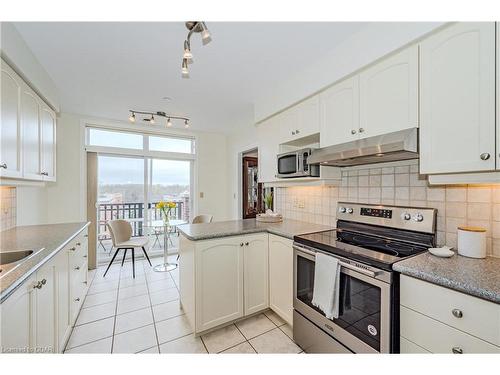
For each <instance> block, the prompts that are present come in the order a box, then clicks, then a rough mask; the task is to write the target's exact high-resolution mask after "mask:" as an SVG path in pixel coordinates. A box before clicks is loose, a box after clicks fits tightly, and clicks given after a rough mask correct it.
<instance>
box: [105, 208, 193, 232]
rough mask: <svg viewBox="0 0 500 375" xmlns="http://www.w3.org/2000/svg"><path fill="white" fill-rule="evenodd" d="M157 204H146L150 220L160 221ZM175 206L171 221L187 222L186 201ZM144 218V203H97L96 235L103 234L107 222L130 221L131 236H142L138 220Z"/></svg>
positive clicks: (141, 226) (140, 222)
mask: <svg viewBox="0 0 500 375" xmlns="http://www.w3.org/2000/svg"><path fill="white" fill-rule="evenodd" d="M158 203H159V202H152V203H148V204H147V208H148V211H149V219H150V220H161V219H162V216H161V212H160V209H158V208H156V206H157V204H158ZM175 203H176V204H177V206H176V207H175V208H173V209H172V211H171V217H172V218H173V219H179V220H185V221H189V210H188V209H187V208H188V207H187V204H188V202H187V201H178V202H175ZM144 216H145V209H144V203H99V209H98V212H97V217H98V221H99V231H98V233H100V234H101V233H105V232H106V231H107V230H106V223H107V222H108V221H109V220H115V219H125V220H130V219H132V220H130V224H132V236H142V235H143V231H142V229H143V222H142V221H140V220H133V219H143V218H144Z"/></svg>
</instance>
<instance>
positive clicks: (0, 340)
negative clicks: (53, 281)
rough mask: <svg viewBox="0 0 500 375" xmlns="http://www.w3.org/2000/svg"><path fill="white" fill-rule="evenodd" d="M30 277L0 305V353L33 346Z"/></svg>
mask: <svg viewBox="0 0 500 375" xmlns="http://www.w3.org/2000/svg"><path fill="white" fill-rule="evenodd" d="M34 280H35V279H34V278H33V277H30V278H29V279H28V280H26V281H25V282H24V284H23V285H21V286H20V287H19V288H18V289H17V290H16V291H15V292H14V293H12V294H11V295H10V296H9V297H8V298H7V299H6V300H5V301H4V302H3V303H2V304H1V305H0V320H1V331H0V351H1V352H2V353H7V352H16V351H17V352H19V350H21V351H22V350H25V349H26V348H32V347H33V346H34V340H33V328H34V327H33V300H32V298H33V297H32V296H33V291H34V290H33V283H34Z"/></svg>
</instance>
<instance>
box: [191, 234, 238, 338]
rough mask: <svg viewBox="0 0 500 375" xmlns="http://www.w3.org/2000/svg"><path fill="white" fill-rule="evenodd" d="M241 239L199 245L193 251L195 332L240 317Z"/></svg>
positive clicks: (227, 239) (232, 238)
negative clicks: (194, 260)
mask: <svg viewBox="0 0 500 375" xmlns="http://www.w3.org/2000/svg"><path fill="white" fill-rule="evenodd" d="M243 241H244V238H243V237H227V238H224V239H220V240H210V241H204V242H203V243H199V244H198V246H197V248H196V254H195V257H196V271H195V272H196V275H195V279H196V282H195V283H196V286H195V287H196V312H195V313H196V331H198V332H201V331H205V330H207V329H210V328H213V327H216V326H218V325H221V324H224V323H227V322H230V321H232V320H235V319H238V318H241V317H242V316H243V246H244V245H243Z"/></svg>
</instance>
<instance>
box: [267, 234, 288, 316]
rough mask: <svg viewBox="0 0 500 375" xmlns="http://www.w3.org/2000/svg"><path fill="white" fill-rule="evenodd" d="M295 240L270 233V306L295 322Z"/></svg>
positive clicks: (277, 312) (280, 314)
mask: <svg viewBox="0 0 500 375" xmlns="http://www.w3.org/2000/svg"><path fill="white" fill-rule="evenodd" d="M292 244H293V241H292V240H289V239H287V238H283V237H280V236H275V235H273V234H270V235H269V307H270V308H271V309H272V310H273V311H274V312H275V313H276V314H278V315H279V316H280V317H281V318H283V319H284V320H285V321H286V322H287V323H288V324H290V325H292V324H293V247H292Z"/></svg>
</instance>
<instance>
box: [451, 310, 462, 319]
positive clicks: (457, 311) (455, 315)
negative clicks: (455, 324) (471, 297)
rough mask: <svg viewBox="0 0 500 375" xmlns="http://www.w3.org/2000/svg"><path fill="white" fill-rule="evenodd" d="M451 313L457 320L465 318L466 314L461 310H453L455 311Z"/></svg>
mask: <svg viewBox="0 0 500 375" xmlns="http://www.w3.org/2000/svg"><path fill="white" fill-rule="evenodd" d="M451 313H452V314H453V316H454V317H455V318H461V317H463V316H464V313H463V312H462V310H460V309H453V310H451Z"/></svg>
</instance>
